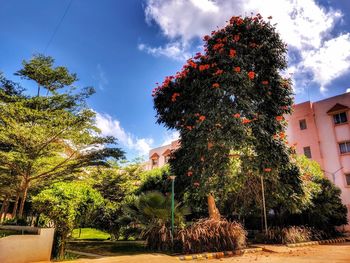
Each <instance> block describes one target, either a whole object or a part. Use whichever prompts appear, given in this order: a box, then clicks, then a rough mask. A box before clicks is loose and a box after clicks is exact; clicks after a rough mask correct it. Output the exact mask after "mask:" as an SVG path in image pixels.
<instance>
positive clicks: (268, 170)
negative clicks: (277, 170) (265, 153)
mask: <svg viewBox="0 0 350 263" xmlns="http://www.w3.org/2000/svg"><path fill="white" fill-rule="evenodd" d="M264 171H265V172H267V173H269V172H271V171H272V169H271V168H265V169H264Z"/></svg>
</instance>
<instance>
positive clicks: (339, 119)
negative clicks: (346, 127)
mask: <svg viewBox="0 0 350 263" xmlns="http://www.w3.org/2000/svg"><path fill="white" fill-rule="evenodd" d="M333 120H334V124H341V123H346V122H348V118H347V116H346V112H341V113H338V114H334V115H333Z"/></svg>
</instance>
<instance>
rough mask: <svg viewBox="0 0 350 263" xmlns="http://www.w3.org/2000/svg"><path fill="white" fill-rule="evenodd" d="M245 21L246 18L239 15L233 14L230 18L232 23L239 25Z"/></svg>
mask: <svg viewBox="0 0 350 263" xmlns="http://www.w3.org/2000/svg"><path fill="white" fill-rule="evenodd" d="M243 23H244V20H243V19H242V18H241V17H239V16H233V17H232V18H231V19H230V24H231V25H233V24H236V25H237V26H240V25H242V24H243Z"/></svg>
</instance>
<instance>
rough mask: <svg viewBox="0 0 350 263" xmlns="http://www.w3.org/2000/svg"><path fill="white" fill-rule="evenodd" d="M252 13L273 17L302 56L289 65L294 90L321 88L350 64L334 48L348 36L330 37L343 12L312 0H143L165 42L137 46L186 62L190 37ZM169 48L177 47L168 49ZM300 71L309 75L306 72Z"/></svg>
mask: <svg viewBox="0 0 350 263" xmlns="http://www.w3.org/2000/svg"><path fill="white" fill-rule="evenodd" d="M251 12H253V13H258V12H259V13H260V14H262V15H263V16H264V17H265V18H266V17H268V16H272V17H273V19H272V23H277V25H276V28H277V30H278V31H279V32H280V34H281V37H282V39H283V40H284V41H285V42H286V43H287V44H288V45H289V47H291V48H293V50H294V51H295V52H297V53H299V55H300V56H301V58H302V59H303V60H304V61H293V65H290V66H292V68H291V69H293V70H294V80H296V83H295V84H296V85H297V86H299V87H297V88H296V91H297V92H298V91H302V90H303V88H305V85H308V83H309V82H310V81H313V82H315V83H317V84H319V86H320V87H321V89H322V91H324V90H325V89H326V86H327V85H328V84H329V83H330V82H331V81H332V80H333V79H335V78H337V77H339V76H341V75H342V74H344V73H345V72H347V70H348V66H349V65H350V62H349V60H348V59H347V57H346V56H345V58H344V57H341V55H342V54H344V53H345V51H344V52H343V51H341V50H337V48H338V47H339V46H340V45H343V46H344V47H345V49H346V50H347V48H348V46H349V45H350V38H349V35H348V34H341V35H338V36H335V37H332V35H331V31H332V30H333V28H334V27H335V25H336V23H337V22H338V21H339V20H340V19H341V17H342V16H343V14H342V13H341V12H340V11H339V10H334V9H331V8H329V9H325V8H323V7H321V6H320V5H318V4H317V2H316V0H265V1H261V0H216V1H214V0H147V2H146V7H145V14H146V21H147V22H148V23H154V24H156V25H158V26H159V27H160V29H161V31H162V33H163V35H164V36H165V37H166V38H167V39H168V40H169V43H168V44H166V45H165V46H164V47H156V48H154V47H150V46H147V45H145V44H141V45H142V46H141V48H140V46H139V49H140V50H143V51H146V52H148V53H149V54H152V55H157V56H160V55H165V56H167V57H172V58H175V59H182V60H185V59H187V58H188V57H189V54H191V53H194V52H190V49H191V42H192V41H193V40H194V39H198V38H202V37H203V36H204V35H207V34H209V33H210V32H211V31H212V30H215V29H216V27H217V26H219V27H221V26H223V25H224V24H225V23H226V20H228V19H229V18H230V17H231V16H233V15H236V16H237V15H242V16H246V15H250V14H251ZM170 47H177V48H175V49H174V50H173V52H169V49H170ZM179 54H181V56H179ZM290 55H291V53H290ZM325 56H332V57H325ZM291 61H292V60H291ZM330 62H331V63H332V66H334V65H335V67H334V69H331V70H329V71H327V70H326V69H327V67H332V66H330V64H328V63H330ZM304 70H307V71H309V72H310V73H311V74H309V75H307V74H305V72H304ZM305 78H306V79H305Z"/></svg>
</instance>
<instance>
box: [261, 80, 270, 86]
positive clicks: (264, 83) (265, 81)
mask: <svg viewBox="0 0 350 263" xmlns="http://www.w3.org/2000/svg"><path fill="white" fill-rule="evenodd" d="M261 84H263V85H268V84H269V82H268V81H267V80H263V81H261Z"/></svg>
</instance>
